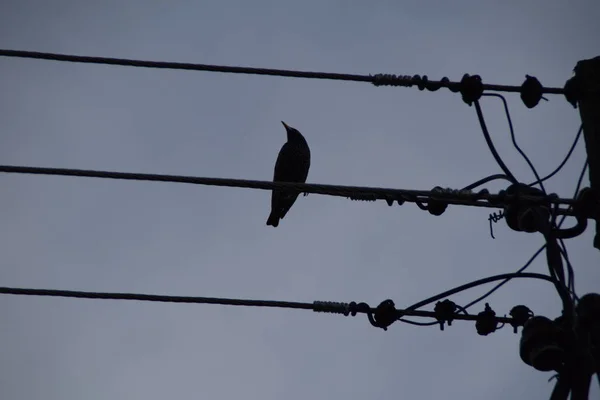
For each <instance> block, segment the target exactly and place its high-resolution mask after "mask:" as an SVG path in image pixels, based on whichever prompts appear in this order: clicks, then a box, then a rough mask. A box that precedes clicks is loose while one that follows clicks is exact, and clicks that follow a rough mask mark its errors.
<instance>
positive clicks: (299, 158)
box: [267, 121, 310, 228]
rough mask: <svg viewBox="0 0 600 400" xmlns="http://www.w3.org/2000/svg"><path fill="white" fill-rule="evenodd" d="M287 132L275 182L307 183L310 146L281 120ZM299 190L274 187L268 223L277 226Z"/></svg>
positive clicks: (296, 131)
mask: <svg viewBox="0 0 600 400" xmlns="http://www.w3.org/2000/svg"><path fill="white" fill-rule="evenodd" d="M281 123H282V124H283V126H284V127H285V131H286V133H287V142H286V143H285V144H284V145H283V146H282V147H281V150H279V155H278V156H277V161H276V162H275V172H274V174H273V182H297V183H306V178H307V177H308V170H309V169H310V148H309V147H308V143H307V142H306V139H305V138H304V136H302V134H301V133H300V132H299V131H298V130H297V129H295V128H292V127H291V126H289V125H287V124H286V123H285V122H283V121H281ZM299 194H300V193H298V192H285V191H282V190H276V189H273V192H272V194H271V214H270V215H269V218H268V219H267V225H270V226H272V227H274V228H276V227H277V226H278V225H279V220H280V219H283V217H285V215H286V214H287V212H288V211H289V210H290V208H291V207H292V205H294V202H295V201H296V199H297V198H298V195H299Z"/></svg>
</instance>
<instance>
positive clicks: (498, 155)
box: [473, 100, 519, 183]
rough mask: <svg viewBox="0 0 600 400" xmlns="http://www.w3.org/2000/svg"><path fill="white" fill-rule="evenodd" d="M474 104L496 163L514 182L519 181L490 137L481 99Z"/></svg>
mask: <svg viewBox="0 0 600 400" xmlns="http://www.w3.org/2000/svg"><path fill="white" fill-rule="evenodd" d="M473 104H475V111H476V112H477V119H478V120H479V125H480V126H481V131H482V132H483V137H484V139H485V141H486V143H487V145H488V148H489V149H490V152H491V153H492V156H494V159H495V160H496V163H498V165H499V166H500V169H502V171H503V172H504V174H505V175H506V176H507V177H508V178H509V179H510V181H511V182H512V183H519V182H518V181H517V179H516V178H515V176H514V175H513V174H512V172H510V169H508V167H507V166H506V164H505V163H504V161H502V157H500V154H498V152H497V151H496V147H494V143H493V142H492V138H491V137H490V133H489V131H488V129H487V125H486V123H485V118H484V117H483V112H482V111H481V106H480V105H479V101H478V100H475V101H474V102H473Z"/></svg>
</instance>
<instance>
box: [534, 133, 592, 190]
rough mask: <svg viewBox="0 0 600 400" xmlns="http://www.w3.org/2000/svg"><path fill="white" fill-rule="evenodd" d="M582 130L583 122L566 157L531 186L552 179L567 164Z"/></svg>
mask: <svg viewBox="0 0 600 400" xmlns="http://www.w3.org/2000/svg"><path fill="white" fill-rule="evenodd" d="M582 132H583V124H582V125H581V126H580V127H579V130H578V131H577V135H575V140H574V141H573V144H572V145H571V148H570V149H569V151H568V153H567V155H566V157H565V158H564V159H563V160H562V162H561V163H560V164H559V165H558V167H556V169H555V170H554V171H552V172H551V173H549V174H548V175H546V176H545V177H543V178H542V179H539V180H537V181H535V182H532V183H530V184H529V186H534V185H537V184H539V183H540V182H546V181H547V180H548V179H550V178H552V177H553V176H554V175H556V174H557V173H558V172H559V171H560V170H561V169H562V168H563V167H564V166H565V164H566V163H567V161H569V158H570V157H571V154H573V150H575V147H576V146H577V142H578V141H579V138H580V137H581V133H582Z"/></svg>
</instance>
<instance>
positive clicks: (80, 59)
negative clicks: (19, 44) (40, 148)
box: [0, 49, 565, 95]
mask: <svg viewBox="0 0 600 400" xmlns="http://www.w3.org/2000/svg"><path fill="white" fill-rule="evenodd" d="M0 56H4V57H18V58H30V59H37V60H51V61H64V62H76V63H87V64H106V65H119V66H126V67H143V68H162V69H175V70H187V71H209V72H222V73H234V74H252V75H269V76H282V77H289V78H308V79H328V80H338V81H353V82H367V83H372V84H373V85H375V86H386V85H391V86H405V87H409V86H417V87H419V89H421V90H422V89H425V88H426V89H428V90H431V91H433V90H437V89H439V88H441V87H444V88H448V89H450V90H451V91H453V92H458V91H459V90H460V87H461V83H460V82H451V81H450V80H449V79H447V78H444V79H442V80H440V81H430V80H429V79H427V77H426V76H425V77H420V76H418V75H415V76H408V75H406V76H403V75H394V74H375V75H357V74H340V73H330V72H309V71H291V70H283V69H271V68H252V67H232V66H224V65H210V64H195V63H181V62H163V61H142V60H132V59H123V58H110V57H88V56H75V55H68V54H57V53H42V52H36V51H23V50H8V49H0ZM483 89H484V90H492V91H496V92H510V93H521V91H522V89H521V86H511V85H493V84H483ZM542 93H546V94H559V95H564V93H565V90H564V89H563V88H551V87H547V88H542Z"/></svg>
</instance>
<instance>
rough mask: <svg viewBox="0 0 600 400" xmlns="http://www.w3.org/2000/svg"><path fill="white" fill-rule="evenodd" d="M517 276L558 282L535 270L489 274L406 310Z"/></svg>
mask: <svg viewBox="0 0 600 400" xmlns="http://www.w3.org/2000/svg"><path fill="white" fill-rule="evenodd" d="M515 278H533V279H540V280H544V281H547V282H550V283H552V284H553V285H556V284H557V282H556V281H555V280H554V279H552V278H551V277H549V276H547V275H543V274H538V273H533V272H521V273H514V272H513V273H507V274H500V275H494V276H489V277H487V278H482V279H478V280H475V281H472V282H469V283H465V284H464V285H460V286H457V287H455V288H453V289H450V290H447V291H445V292H442V293H439V294H437V295H435V296H432V297H429V298H427V299H425V300H422V301H419V302H418V303H415V304H413V305H411V306H409V307H407V308H406V309H405V311H414V310H417V309H419V308H421V307H424V306H426V305H428V304H431V303H433V302H435V301H438V300H441V299H443V298H446V297H448V296H452V295H453V294H456V293H459V292H463V291H465V290H468V289H471V288H474V287H476V286H481V285H485V284H488V283H491V282H494V281H500V280H505V279H515ZM558 287H559V290H561V291H562V292H563V296H564V294H567V295H568V289H567V288H566V287H564V285H562V287H561V285H560V284H559V286H558ZM464 308H466V307H464ZM406 315H408V314H406ZM402 316H403V314H402V313H401V312H400V317H402ZM400 317H399V318H400ZM475 317H476V316H475Z"/></svg>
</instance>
